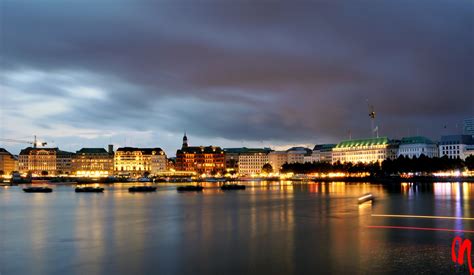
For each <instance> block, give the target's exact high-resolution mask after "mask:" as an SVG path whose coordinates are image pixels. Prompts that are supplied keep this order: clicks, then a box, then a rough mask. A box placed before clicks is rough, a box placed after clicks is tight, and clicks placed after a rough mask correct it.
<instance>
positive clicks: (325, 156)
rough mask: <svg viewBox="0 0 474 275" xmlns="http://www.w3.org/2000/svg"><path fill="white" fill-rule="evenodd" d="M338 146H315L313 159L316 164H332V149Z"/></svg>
mask: <svg viewBox="0 0 474 275" xmlns="http://www.w3.org/2000/svg"><path fill="white" fill-rule="evenodd" d="M334 147H336V144H319V145H315V146H314V149H313V158H314V161H316V162H329V163H331V162H332V148H334Z"/></svg>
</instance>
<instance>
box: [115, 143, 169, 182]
mask: <svg viewBox="0 0 474 275" xmlns="http://www.w3.org/2000/svg"><path fill="white" fill-rule="evenodd" d="M167 162H168V159H167V157H166V154H165V152H164V151H163V150H161V148H134V147H122V148H118V149H117V151H116V152H115V156H114V167H115V173H116V174H118V175H126V176H142V175H144V174H145V173H150V174H156V173H159V172H164V171H166V167H167Z"/></svg>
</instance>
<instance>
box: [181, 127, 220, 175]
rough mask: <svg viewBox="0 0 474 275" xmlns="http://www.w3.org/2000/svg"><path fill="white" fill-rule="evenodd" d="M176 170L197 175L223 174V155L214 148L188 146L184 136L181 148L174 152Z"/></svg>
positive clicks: (218, 149) (217, 148) (218, 148)
mask: <svg viewBox="0 0 474 275" xmlns="http://www.w3.org/2000/svg"><path fill="white" fill-rule="evenodd" d="M175 167H176V170H177V171H186V172H196V173H198V174H206V175H215V174H218V173H219V174H225V153H224V151H223V150H222V149H221V148H220V147H216V146H188V138H187V136H186V134H185V135H184V137H183V146H182V147H181V149H179V150H177V151H176V166H175Z"/></svg>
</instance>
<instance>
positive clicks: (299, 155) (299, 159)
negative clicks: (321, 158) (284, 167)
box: [286, 147, 313, 163]
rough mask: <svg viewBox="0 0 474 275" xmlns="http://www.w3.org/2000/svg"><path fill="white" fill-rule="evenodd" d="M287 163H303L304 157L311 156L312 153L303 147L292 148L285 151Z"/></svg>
mask: <svg viewBox="0 0 474 275" xmlns="http://www.w3.org/2000/svg"><path fill="white" fill-rule="evenodd" d="M286 152H287V153H288V163H305V157H308V156H311V154H312V153H313V151H312V150H311V149H309V148H305V147H292V148H290V149H288V150H286Z"/></svg>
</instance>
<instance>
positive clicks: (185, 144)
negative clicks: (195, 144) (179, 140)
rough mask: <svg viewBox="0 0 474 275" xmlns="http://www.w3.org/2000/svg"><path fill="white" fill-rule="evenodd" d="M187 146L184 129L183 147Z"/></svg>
mask: <svg viewBox="0 0 474 275" xmlns="http://www.w3.org/2000/svg"><path fill="white" fill-rule="evenodd" d="M187 147H188V137H187V136H186V131H184V137H183V148H187Z"/></svg>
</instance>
